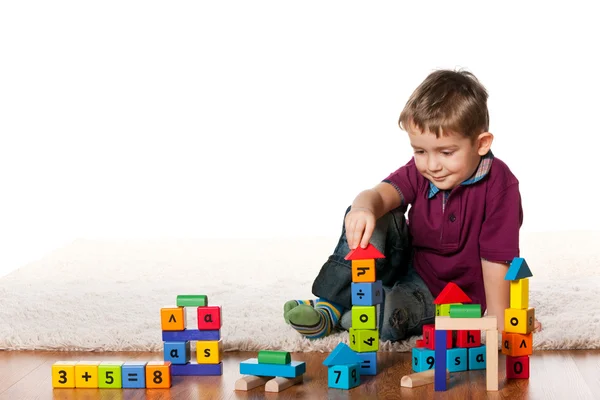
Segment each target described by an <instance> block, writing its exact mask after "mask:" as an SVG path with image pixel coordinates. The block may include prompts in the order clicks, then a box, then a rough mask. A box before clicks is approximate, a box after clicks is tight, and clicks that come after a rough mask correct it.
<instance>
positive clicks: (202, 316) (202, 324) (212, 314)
mask: <svg viewBox="0 0 600 400" xmlns="http://www.w3.org/2000/svg"><path fill="white" fill-rule="evenodd" d="M198 329H199V330H217V329H221V307H219V306H206V307H198Z"/></svg>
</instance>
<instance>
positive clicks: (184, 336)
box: [162, 329, 221, 342]
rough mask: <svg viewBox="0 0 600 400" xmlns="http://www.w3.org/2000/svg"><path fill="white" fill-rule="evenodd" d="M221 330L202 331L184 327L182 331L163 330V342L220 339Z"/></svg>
mask: <svg viewBox="0 0 600 400" xmlns="http://www.w3.org/2000/svg"><path fill="white" fill-rule="evenodd" d="M219 339H221V331H220V330H218V329H217V330H212V331H201V330H198V329H184V330H182V331H162V340H163V342H185V341H187V340H219Z"/></svg>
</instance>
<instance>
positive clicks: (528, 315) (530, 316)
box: [504, 308, 535, 335]
mask: <svg viewBox="0 0 600 400" xmlns="http://www.w3.org/2000/svg"><path fill="white" fill-rule="evenodd" d="M534 325H535V310H534V309H533V308H528V309H526V310H520V309H517V308H507V309H506V310H505V311H504V331H505V332H510V333H522V334H524V335H526V334H528V333H529V332H532V331H533V327H534Z"/></svg>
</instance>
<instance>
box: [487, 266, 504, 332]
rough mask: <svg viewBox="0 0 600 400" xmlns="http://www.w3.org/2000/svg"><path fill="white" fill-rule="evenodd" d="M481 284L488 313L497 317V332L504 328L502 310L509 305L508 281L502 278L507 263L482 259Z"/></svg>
mask: <svg viewBox="0 0 600 400" xmlns="http://www.w3.org/2000/svg"><path fill="white" fill-rule="evenodd" d="M481 268H482V271H483V285H484V286H485V300H486V303H487V313H488V315H495V316H496V317H497V318H498V332H500V331H503V330H504V310H506V309H507V308H509V307H510V281H506V280H504V277H505V276H506V272H507V271H508V264H505V263H503V262H493V261H487V260H484V259H482V260H481Z"/></svg>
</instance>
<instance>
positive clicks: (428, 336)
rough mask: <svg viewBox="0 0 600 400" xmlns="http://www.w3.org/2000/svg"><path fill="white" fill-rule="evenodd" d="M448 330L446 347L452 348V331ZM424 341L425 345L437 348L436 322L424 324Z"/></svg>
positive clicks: (433, 348)
mask: <svg viewBox="0 0 600 400" xmlns="http://www.w3.org/2000/svg"><path fill="white" fill-rule="evenodd" d="M446 332H447V339H448V340H446V348H447V349H451V348H452V331H446ZM423 342H424V344H425V347H427V348H428V349H430V350H435V324H430V325H423Z"/></svg>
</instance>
